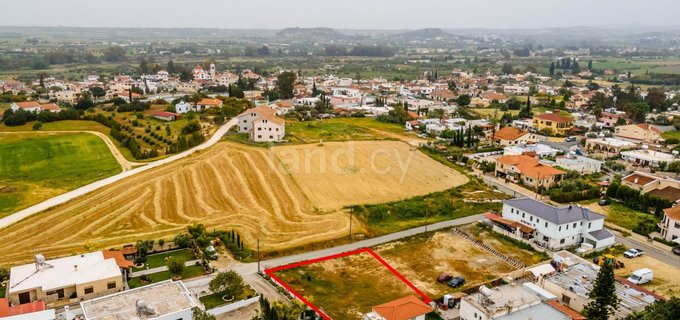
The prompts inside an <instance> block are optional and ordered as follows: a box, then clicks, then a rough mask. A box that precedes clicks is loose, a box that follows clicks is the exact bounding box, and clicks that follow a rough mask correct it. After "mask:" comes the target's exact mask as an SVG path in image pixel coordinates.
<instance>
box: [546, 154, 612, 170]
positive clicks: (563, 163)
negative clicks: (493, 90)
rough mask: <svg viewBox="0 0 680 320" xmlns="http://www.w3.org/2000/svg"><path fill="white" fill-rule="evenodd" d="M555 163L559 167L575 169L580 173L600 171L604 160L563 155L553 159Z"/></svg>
mask: <svg viewBox="0 0 680 320" xmlns="http://www.w3.org/2000/svg"><path fill="white" fill-rule="evenodd" d="M555 163H556V164H557V165H558V166H559V167H560V168H564V169H567V170H572V171H577V172H580V173H582V174H591V173H596V172H600V171H602V165H603V164H604V162H602V161H599V160H595V159H590V158H588V157H584V156H577V155H567V156H564V157H560V158H557V159H556V160H555Z"/></svg>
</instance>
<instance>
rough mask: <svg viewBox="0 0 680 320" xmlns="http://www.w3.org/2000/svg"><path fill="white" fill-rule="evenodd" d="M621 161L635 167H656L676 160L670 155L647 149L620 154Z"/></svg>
mask: <svg viewBox="0 0 680 320" xmlns="http://www.w3.org/2000/svg"><path fill="white" fill-rule="evenodd" d="M621 159H622V160H624V161H628V162H630V163H632V164H633V165H636V166H642V167H649V166H651V167H656V166H658V165H659V162H666V163H671V162H673V161H675V160H676V159H677V158H676V157H675V156H674V155H672V154H670V153H664V152H660V151H654V150H649V149H644V148H643V149H639V150H629V151H623V152H621Z"/></svg>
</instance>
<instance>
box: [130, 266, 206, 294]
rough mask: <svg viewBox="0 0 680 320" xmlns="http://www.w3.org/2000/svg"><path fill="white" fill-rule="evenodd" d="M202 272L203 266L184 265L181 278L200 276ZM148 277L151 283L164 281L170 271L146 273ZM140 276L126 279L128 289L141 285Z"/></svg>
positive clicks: (168, 277) (168, 276)
mask: <svg viewBox="0 0 680 320" xmlns="http://www.w3.org/2000/svg"><path fill="white" fill-rule="evenodd" d="M203 274H204V273H203V266H195V265H194V266H186V267H185V268H184V272H182V279H191V278H195V277H199V276H202V275H203ZM148 277H149V279H150V280H151V283H156V282H160V281H165V280H168V279H170V278H171V276H170V271H167V270H166V271H161V272H156V273H152V274H149V275H148ZM141 278H142V277H134V278H132V279H130V280H129V281H128V286H129V287H130V289H132V288H137V287H141V286H143V285H145V284H143V283H142V279H141Z"/></svg>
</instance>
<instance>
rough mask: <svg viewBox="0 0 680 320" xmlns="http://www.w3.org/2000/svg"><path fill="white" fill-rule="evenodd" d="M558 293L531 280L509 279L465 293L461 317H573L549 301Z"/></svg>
mask: <svg viewBox="0 0 680 320" xmlns="http://www.w3.org/2000/svg"><path fill="white" fill-rule="evenodd" d="M555 299H557V297H556V296H555V295H553V294H551V293H550V292H547V291H546V290H544V289H542V288H540V287H539V286H537V285H535V284H533V283H531V282H524V283H522V284H519V283H514V282H513V283H509V284H506V285H502V286H498V287H493V288H488V287H486V286H484V285H482V286H480V287H479V291H478V292H475V293H472V294H470V295H468V296H465V297H463V298H462V299H461V301H460V319H461V320H514V319H550V320H571V319H572V318H571V316H570V315H569V314H567V313H565V312H564V311H562V310H560V309H558V308H556V307H554V306H553V305H551V304H549V303H548V301H554V300H555Z"/></svg>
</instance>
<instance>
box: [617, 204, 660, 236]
mask: <svg viewBox="0 0 680 320" xmlns="http://www.w3.org/2000/svg"><path fill="white" fill-rule="evenodd" d="M604 211H605V212H606V213H607V218H606V221H607V222H609V223H612V224H615V225H617V226H619V227H622V228H625V229H627V230H633V231H635V230H637V229H639V228H640V227H641V226H645V225H648V226H649V225H651V226H656V224H657V223H658V222H659V220H658V218H656V217H655V216H654V215H651V214H647V213H644V212H640V211H637V210H633V209H630V208H628V207H626V206H624V205H623V204H621V203H618V202H612V203H611V204H610V205H609V207H608V208H606V209H605V210H604ZM643 229H644V228H643Z"/></svg>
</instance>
